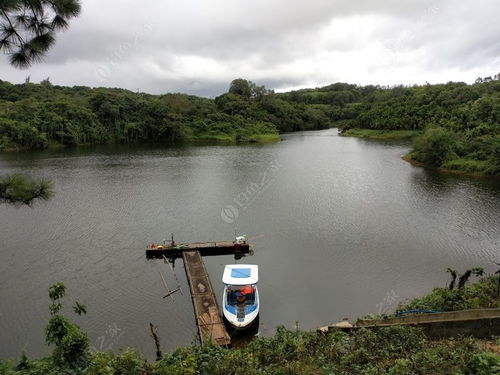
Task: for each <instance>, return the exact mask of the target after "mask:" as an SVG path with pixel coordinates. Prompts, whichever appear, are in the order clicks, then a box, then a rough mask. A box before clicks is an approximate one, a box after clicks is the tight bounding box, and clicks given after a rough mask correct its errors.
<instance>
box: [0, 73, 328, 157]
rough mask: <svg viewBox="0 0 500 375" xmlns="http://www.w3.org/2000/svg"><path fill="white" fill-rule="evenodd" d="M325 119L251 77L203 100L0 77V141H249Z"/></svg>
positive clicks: (323, 123)
mask: <svg viewBox="0 0 500 375" xmlns="http://www.w3.org/2000/svg"><path fill="white" fill-rule="evenodd" d="M328 126H329V120H328V118H327V117H326V115H325V114H324V113H323V112H322V111H318V110H315V109H313V108H310V107H309V106H307V105H306V104H303V103H290V102H287V101H285V100H283V99H282V98H280V97H279V95H276V94H275V93H274V92H272V91H270V90H267V89H265V88H264V87H263V86H260V87H259V86H257V85H255V84H254V83H252V82H251V81H247V80H243V79H236V80H234V81H233V82H232V83H231V85H230V87H229V90H228V92H227V93H225V94H223V95H221V96H219V97H217V98H215V99H208V98H202V97H196V96H191V95H185V94H178V93H176V94H165V95H150V94H145V93H134V92H131V91H128V90H123V89H108V88H97V89H91V88H88V87H82V86H78V87H71V88H69V87H60V86H54V85H52V84H51V83H50V81H49V80H44V81H43V82H42V83H40V84H34V83H30V82H26V83H24V84H17V85H14V84H10V83H8V82H4V81H0V147H2V148H4V149H8V148H45V147H47V146H48V145H49V144H51V143H54V144H62V145H78V144H99V143H107V142H118V143H136V142H152V141H155V142H156V141H162V142H168V141H171V142H175V141H181V140H190V139H222V140H229V141H251V140H255V139H257V136H260V135H277V134H278V132H284V131H293V130H305V129H320V128H326V127H328Z"/></svg>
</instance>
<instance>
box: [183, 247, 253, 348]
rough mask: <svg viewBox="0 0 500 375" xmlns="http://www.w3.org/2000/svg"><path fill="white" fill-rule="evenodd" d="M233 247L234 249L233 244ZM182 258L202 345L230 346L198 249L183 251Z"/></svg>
mask: <svg viewBox="0 0 500 375" xmlns="http://www.w3.org/2000/svg"><path fill="white" fill-rule="evenodd" d="M247 246H248V245H247ZM231 247H232V248H233V249H234V245H233V243H232V242H231ZM233 252H234V250H233ZM182 258H183V260H184V269H185V270H186V276H187V279H188V281H189V288H190V289H191V298H192V301H193V307H194V313H195V316H196V324H197V326H198V333H199V336H200V341H201V344H202V345H203V344H204V343H205V342H207V341H212V343H214V344H215V345H220V346H229V345H230V344H231V337H230V336H229V334H228V333H227V331H226V327H225V326H224V322H223V321H222V319H221V315H220V312H219V308H218V305H217V300H216V299H215V295H214V292H213V289H212V284H211V283H210V278H209V277H208V273H207V270H206V268H205V264H204V263H203V259H202V258H201V254H200V251H199V250H196V249H194V250H184V251H182Z"/></svg>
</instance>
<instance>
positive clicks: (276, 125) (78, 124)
mask: <svg viewBox="0 0 500 375" xmlns="http://www.w3.org/2000/svg"><path fill="white" fill-rule="evenodd" d="M332 126H337V127H339V128H342V129H358V128H359V129H373V130H388V131H389V130H390V131H394V130H405V131H408V130H411V131H418V132H419V133H420V135H419V136H418V137H417V138H416V139H415V142H414V149H413V151H412V153H411V154H410V157H411V158H412V159H413V160H415V161H418V162H422V163H425V164H427V165H430V166H433V167H441V168H447V169H458V170H464V171H467V172H478V173H482V174H492V175H498V174H500V75H495V76H493V77H486V78H481V79H478V80H477V81H476V83H474V84H471V85H470V84H466V83H462V82H449V83H446V84H434V85H431V84H426V85H420V86H395V87H382V86H373V85H369V86H358V85H353V84H348V83H335V84H332V85H329V86H325V87H321V88H315V89H304V90H297V91H291V92H287V93H274V92H273V91H271V90H268V89H266V88H265V87H264V86H257V85H256V84H254V83H253V82H251V81H248V80H245V79H241V78H238V79H235V80H234V81H232V82H231V83H230V85H229V89H228V92H227V93H225V94H223V95H220V96H218V97H217V98H215V99H208V98H202V97H196V96H191V95H185V94H165V95H149V94H145V93H134V92H131V91H128V90H123V89H107V88H97V89H91V88H88V87H82V86H77V87H72V88H69V87H60V86H53V85H52V84H51V83H50V81H49V80H44V81H43V82H42V83H40V84H34V83H30V82H29V81H27V82H26V83H25V84H18V85H13V84H10V83H8V82H3V81H0V148H4V149H16V148H17V149H19V148H44V147H47V146H48V145H49V144H51V143H56V144H63V145H77V144H96V143H108V142H119V143H136V142H177V141H181V140H190V139H202V140H211V139H213V140H219V141H221V140H222V141H231V142H238V141H243V142H245V141H254V140H259V139H266V136H269V137H271V138H272V137H277V134H278V133H281V132H289V131H297V130H313V129H324V128H328V127H332ZM262 136H264V137H262ZM259 137H260V138H259Z"/></svg>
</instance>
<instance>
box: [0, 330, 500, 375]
mask: <svg viewBox="0 0 500 375" xmlns="http://www.w3.org/2000/svg"><path fill="white" fill-rule="evenodd" d="M68 366H69V365H68V364H65V363H61V362H59V361H55V360H54V358H53V357H49V358H45V359H42V360H29V359H27V358H24V359H22V361H21V362H20V363H19V364H17V365H14V364H12V363H8V362H3V363H2V362H0V374H2V375H14V374H16V375H39V374H40V375H42V374H62V373H71V374H87V375H108V374H109V375H112V374H117V375H118V374H120V375H121V374H127V375H128V374H130V375H144V374H151V375H153V374H155V375H197V374H214V375H218V374H220V375H228V374H241V375H251V374H276V375H278V374H280V375H281V374H283V375H286V374H305V375H308V374H311V375H312V374H353V375H354V374H356V375H358V374H387V375H390V374H392V375H399V374H401V375H402V374H470V375H492V374H499V373H500V356H498V355H496V354H494V353H490V352H486V351H483V350H481V348H480V347H479V345H478V344H477V343H476V342H475V341H474V340H472V339H467V338H459V339H454V340H448V341H440V342H439V341H429V340H428V339H426V338H425V336H424V335H423V334H422V332H421V331H420V330H419V329H417V328H412V327H391V328H384V329H380V330H378V331H369V330H360V331H358V332H356V333H354V334H347V333H343V332H340V331H339V332H333V333H330V334H328V335H321V334H317V333H315V332H301V331H298V332H296V331H289V330H286V329H285V328H283V327H279V328H278V330H277V333H276V335H275V336H274V337H272V338H262V339H256V340H254V341H252V342H251V343H249V344H248V345H246V346H244V347H241V348H235V349H225V348H221V347H215V346H211V345H206V346H203V347H199V346H192V347H187V348H180V349H178V350H176V351H175V352H174V353H173V354H168V355H165V356H164V357H163V358H162V359H161V360H160V361H159V362H156V363H150V362H147V361H145V360H144V358H143V357H142V356H141V355H140V354H138V353H137V352H134V351H130V350H125V351H123V352H121V353H119V354H113V353H111V352H92V353H91V352H88V354H87V357H86V361H85V362H81V363H79V365H78V366H72V367H68Z"/></svg>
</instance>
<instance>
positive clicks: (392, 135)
mask: <svg viewBox="0 0 500 375" xmlns="http://www.w3.org/2000/svg"><path fill="white" fill-rule="evenodd" d="M421 133H422V132H420V131H417V130H374V129H347V130H345V131H343V132H342V133H340V135H341V136H343V137H358V138H370V139H386V140H408V139H412V138H413V137H416V136H417V135H419V134H421Z"/></svg>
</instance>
